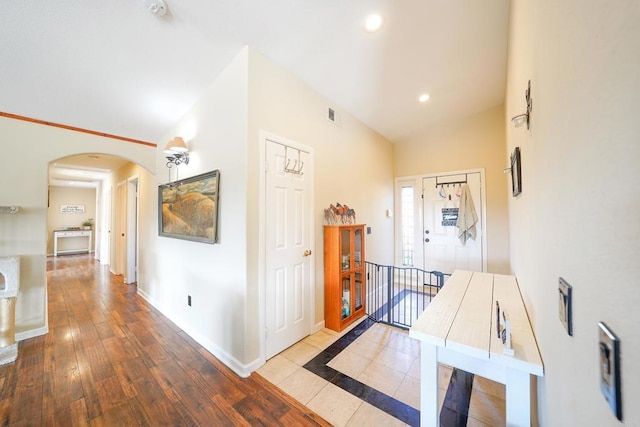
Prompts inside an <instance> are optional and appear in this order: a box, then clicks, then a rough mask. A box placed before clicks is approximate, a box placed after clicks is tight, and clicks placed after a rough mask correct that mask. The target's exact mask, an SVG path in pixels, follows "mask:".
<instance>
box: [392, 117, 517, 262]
mask: <svg viewBox="0 0 640 427" xmlns="http://www.w3.org/2000/svg"><path fill="white" fill-rule="evenodd" d="M505 145H506V139H505V125H504V107H503V106H498V107H494V108H491V109H489V110H486V111H483V112H481V113H479V114H475V115H473V116H470V117H465V118H459V119H457V120H455V121H451V122H446V123H440V124H438V125H435V126H432V127H431V128H430V129H429V130H428V131H427V132H425V133H423V134H422V135H421V136H420V137H418V138H413V139H409V140H405V141H402V142H399V143H396V144H395V146H394V159H395V160H394V161H395V173H396V176H399V177H402V176H411V175H424V174H432V173H440V172H449V171H458V170H466V169H478V168H484V170H485V179H486V183H485V185H486V191H487V194H486V195H485V200H486V205H487V230H486V232H487V269H488V271H490V272H492V273H503V274H504V273H509V228H508V211H507V199H508V194H510V193H508V192H509V191H510V190H509V188H508V187H507V185H506V184H507V183H508V182H509V178H508V176H506V175H504V174H503V173H502V170H503V169H504V168H505V167H508V163H505V161H504V152H505Z"/></svg>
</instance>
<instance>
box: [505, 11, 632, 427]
mask: <svg viewBox="0 0 640 427" xmlns="http://www.w3.org/2000/svg"><path fill="white" fill-rule="evenodd" d="M511 14H512V19H511V29H510V39H509V66H508V88H507V89H508V90H507V93H508V95H507V99H506V112H507V117H511V116H514V115H516V114H521V113H522V112H523V111H524V106H525V101H524V91H525V89H526V85H527V80H529V79H531V84H532V97H533V114H532V128H531V130H530V131H527V130H526V129H522V128H519V129H515V128H513V127H512V126H510V124H509V123H507V129H508V130H507V142H508V152H510V151H511V150H513V148H514V147H516V146H519V147H520V148H521V150H522V173H523V185H522V187H523V193H522V195H521V196H519V197H518V198H515V199H514V198H510V202H509V218H510V235H511V260H512V269H513V272H514V273H515V274H516V275H517V277H518V281H519V282H520V286H521V289H522V291H523V296H524V298H525V301H526V303H527V306H528V310H529V314H530V317H531V320H532V323H533V326H534V329H535V332H536V336H537V339H538V344H539V346H540V350H541V353H542V357H543V360H544V365H545V377H544V379H542V380H540V381H539V383H538V403H539V406H540V410H539V414H540V423H541V425H545V426H613V425H620V423H618V421H617V420H616V419H615V417H614V415H613V414H612V412H611V410H610V409H609V407H608V406H607V403H606V402H605V399H604V397H603V396H602V394H601V392H600V389H599V354H598V326H597V324H598V322H599V321H603V322H605V323H606V324H608V325H609V327H611V328H612V329H613V331H614V332H615V333H616V334H617V335H618V337H619V338H620V340H621V349H622V359H621V366H622V401H623V417H624V418H623V420H624V424H625V425H629V426H637V425H640V407H639V406H638V405H637V403H638V402H640V383H639V382H638V378H640V362H638V360H639V358H638V354H640V329H639V328H638V325H640V310H638V307H639V306H640V288H639V282H638V277H640V261H639V260H640V243H639V242H640V186H638V181H639V180H640V143H639V141H640V126H639V125H638V123H639V122H638V119H637V115H638V105H640V54H639V52H640V25H638V22H640V3H638V2H615V3H611V2H598V1H588V2H584V1H563V2H557V1H538V2H530V1H523V0H514V1H513V2H512V11H511ZM507 157H508V153H507V154H505V161H506V159H507ZM558 277H563V278H564V279H566V280H567V281H568V282H569V283H570V284H571V285H572V286H573V291H574V306H573V308H574V317H573V320H574V335H573V337H570V336H568V335H567V334H566V332H564V329H563V327H562V326H561V323H560V321H559V319H558V302H557V300H558V290H557V286H558V285H557V283H558Z"/></svg>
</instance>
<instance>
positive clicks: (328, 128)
mask: <svg viewBox="0 0 640 427" xmlns="http://www.w3.org/2000/svg"><path fill="white" fill-rule="evenodd" d="M329 107H331V108H332V109H334V110H335V112H336V114H337V117H338V120H337V124H334V123H331V122H330V121H329V120H328V119H327V114H328V108H329ZM260 131H267V132H270V133H272V134H275V135H279V136H281V137H284V138H286V139H288V140H291V141H295V142H297V143H299V144H304V145H306V146H309V147H311V148H312V149H313V153H314V170H315V176H314V200H313V204H314V217H315V228H314V233H315V247H314V248H313V254H314V255H315V259H314V261H315V280H314V286H315V313H314V315H315V321H316V323H317V324H322V322H323V321H324V265H323V264H324V258H323V254H324V249H323V246H324V238H323V227H322V226H323V225H324V209H325V208H327V207H329V205H330V204H332V203H333V204H335V203H336V202H340V203H343V204H347V205H349V207H351V208H353V209H355V211H356V220H357V222H358V223H364V224H367V226H370V227H371V229H372V233H371V234H370V235H365V238H366V260H367V261H372V262H376V263H380V264H392V263H393V218H387V217H386V216H385V210H386V209H393V146H392V144H391V143H390V142H389V141H388V140H386V139H385V138H383V137H382V136H381V135H380V134H378V133H376V132H374V131H372V130H371V129H369V128H368V127H366V126H365V125H364V124H363V123H362V122H360V121H359V120H357V119H356V118H355V117H353V116H352V115H350V114H349V113H347V112H346V111H344V110H343V109H341V108H340V107H339V106H337V105H335V104H333V103H332V102H331V101H330V100H328V99H326V98H325V97H323V96H321V95H320V94H318V93H317V92H316V91H314V90H313V89H312V88H311V87H309V86H308V85H307V84H305V83H304V82H302V81H300V80H298V79H297V78H295V77H294V76H292V75H291V74H290V73H289V72H287V71H285V70H284V69H282V68H281V67H279V66H278V65H276V64H274V63H273V62H272V61H270V60H269V59H268V58H266V57H265V56H264V55H262V54H261V53H259V52H258V51H256V50H255V49H249V132H248V144H249V152H248V156H249V157H248V162H249V169H248V173H249V177H250V179H249V189H248V190H249V192H248V198H249V223H248V236H249V243H248V245H249V246H248V249H249V254H250V258H249V290H248V297H249V298H250V301H249V313H257V312H258V310H259V306H258V304H259V301H258V298H257V297H258V294H259V292H258V282H259V277H258V264H257V258H258V212H259V206H258V190H259V189H258V181H259V180H258V176H257V173H258V171H259V166H258V153H259V143H260ZM247 327H248V331H249V336H248V337H249V338H250V339H249V341H248V342H247V352H248V356H249V357H250V358H252V357H253V358H255V357H258V350H259V349H258V341H259V340H258V338H259V330H258V327H259V323H258V319H257V317H256V316H250V318H249V324H248V326H247Z"/></svg>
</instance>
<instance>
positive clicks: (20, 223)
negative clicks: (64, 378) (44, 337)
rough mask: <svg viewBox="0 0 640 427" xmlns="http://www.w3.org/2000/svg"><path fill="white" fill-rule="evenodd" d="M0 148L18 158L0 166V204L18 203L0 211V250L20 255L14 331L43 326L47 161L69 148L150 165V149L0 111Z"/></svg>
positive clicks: (32, 331) (37, 331)
mask: <svg viewBox="0 0 640 427" xmlns="http://www.w3.org/2000/svg"><path fill="white" fill-rule="evenodd" d="M0 150H2V151H4V152H9V151H10V152H11V153H12V155H13V156H14V158H15V159H21V160H20V161H11V162H5V163H4V165H3V167H2V168H0V182H4V183H14V184H13V185H4V186H3V187H2V191H1V192H0V206H7V205H17V206H20V208H21V210H20V212H19V213H18V214H13V215H2V216H0V256H13V255H19V256H20V262H21V264H20V293H19V294H18V300H17V303H16V337H17V338H18V339H24V338H28V337H31V336H37V335H41V334H44V333H46V331H47V314H46V313H47V308H46V303H47V292H46V271H45V266H46V250H47V187H48V183H47V174H48V170H49V162H51V161H53V160H57V159H59V158H61V157H66V156H70V155H74V154H82V153H98V154H112V155H117V156H120V157H124V158H127V159H130V160H132V161H135V162H138V163H140V164H142V165H143V166H145V167H146V168H148V169H149V170H154V169H155V163H154V154H155V149H154V148H153V147H150V146H146V145H142V144H133V143H130V142H124V141H119V140H115V139H111V138H106V137H101V136H96V135H90V134H86V133H79V132H73V131H70V130H66V129H59V128H55V127H51V126H44V125H40V124H36V123H31V122H26V121H21V120H15V119H8V118H4V117H0Z"/></svg>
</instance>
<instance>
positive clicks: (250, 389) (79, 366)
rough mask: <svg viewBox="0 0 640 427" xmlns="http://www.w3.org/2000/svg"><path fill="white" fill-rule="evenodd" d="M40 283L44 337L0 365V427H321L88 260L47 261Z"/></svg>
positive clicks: (289, 400)
mask: <svg viewBox="0 0 640 427" xmlns="http://www.w3.org/2000/svg"><path fill="white" fill-rule="evenodd" d="M47 280H48V286H47V287H48V304H49V333H48V334H47V335H45V336H41V337H36V338H31V339H28V340H24V341H22V342H20V344H19V350H18V359H17V360H16V362H14V363H12V364H8V365H5V366H1V367H0V425H47V426H53V425H64V426H70V425H92V426H112V425H118V426H142V425H153V426H155V425H172V426H182V425H185V426H186V425H189V426H197V425H207V426H209V425H244V426H249V425H309V426H327V425H329V424H328V423H327V422H326V421H325V420H323V419H322V418H320V417H318V416H317V415H316V414H314V413H313V412H311V411H310V410H309V409H307V408H305V407H304V406H302V404H300V403H298V402H297V401H296V400H294V399H293V398H291V397H289V396H287V395H286V394H284V393H283V392H281V391H280V390H279V389H278V388H276V387H275V386H273V385H272V384H271V383H269V382H268V381H266V380H265V379H263V378H262V377H261V376H259V375H252V376H251V377H250V378H247V379H242V378H240V377H238V376H237V375H236V374H235V373H233V372H232V371H231V370H229V369H228V368H227V367H226V366H224V365H223V364H222V363H221V362H219V361H218V360H217V359H215V358H214V357H213V356H212V355H211V354H210V353H209V352H207V351H206V350H205V349H204V348H203V347H201V346H200V345H199V344H198V343H197V342H195V341H194V340H193V339H191V338H190V337H189V336H188V335H187V334H185V333H184V332H183V331H182V330H180V329H179V328H178V327H176V326H175V325H174V324H173V323H172V322H170V321H169V320H168V319H166V318H165V317H164V316H163V315H162V314H160V312H158V311H157V310H156V309H155V308H153V307H152V306H150V305H149V304H148V303H147V302H146V301H144V300H143V299H142V298H141V297H139V296H138V295H137V294H136V287H135V285H123V284H122V283H121V278H120V277H117V276H113V275H112V274H110V273H109V271H108V269H107V267H105V266H101V265H100V264H99V263H98V262H97V261H95V260H94V259H93V258H92V256H91V255H70V256H63V257H49V258H48V259H47Z"/></svg>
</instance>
